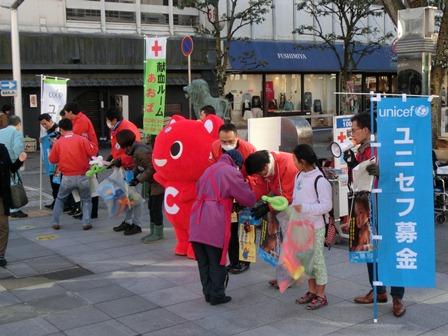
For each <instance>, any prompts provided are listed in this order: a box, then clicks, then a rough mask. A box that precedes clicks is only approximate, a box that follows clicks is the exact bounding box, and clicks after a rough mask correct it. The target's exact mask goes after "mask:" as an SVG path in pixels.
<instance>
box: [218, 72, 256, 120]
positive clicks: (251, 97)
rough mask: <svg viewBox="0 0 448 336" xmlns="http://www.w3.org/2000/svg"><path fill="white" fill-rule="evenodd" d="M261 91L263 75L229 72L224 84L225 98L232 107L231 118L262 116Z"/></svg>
mask: <svg viewBox="0 0 448 336" xmlns="http://www.w3.org/2000/svg"><path fill="white" fill-rule="evenodd" d="M262 92H263V75H249V74H230V75H229V76H228V77H227V82H226V86H225V98H227V100H228V101H229V102H230V104H231V107H232V115H231V118H232V120H233V121H239V120H241V118H244V119H247V118H249V117H251V116H253V117H262V116H263V105H262V99H261V97H262Z"/></svg>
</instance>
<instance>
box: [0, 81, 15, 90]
mask: <svg viewBox="0 0 448 336" xmlns="http://www.w3.org/2000/svg"><path fill="white" fill-rule="evenodd" d="M16 88H17V82H16V81H15V80H3V81H0V89H2V90H5V89H6V90H16Z"/></svg>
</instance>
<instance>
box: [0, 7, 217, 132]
mask: <svg viewBox="0 0 448 336" xmlns="http://www.w3.org/2000/svg"><path fill="white" fill-rule="evenodd" d="M11 2H12V1H5V0H1V1H0V5H3V6H8V5H10V4H11ZM176 5H177V0H169V1H168V0H166V1H164V0H114V1H112V0H98V1H95V0H39V1H34V0H25V1H24V2H23V4H22V5H21V6H20V7H19V10H18V17H19V31H20V51H21V66H22V88H23V116H24V132H25V134H26V135H29V136H32V137H34V138H36V137H38V135H39V125H38V123H37V117H38V115H39V113H40V109H39V107H31V104H30V96H35V95H36V96H37V97H38V98H39V97H40V79H39V77H37V76H38V75H40V74H44V75H51V76H59V77H65V78H70V80H69V82H68V100H69V101H71V100H75V101H77V102H78V104H79V105H80V107H81V109H82V110H83V111H85V112H86V114H87V115H88V116H89V117H90V118H91V119H92V121H93V123H94V126H95V129H96V131H97V133H98V136H99V137H102V138H107V137H108V129H107V127H106V124H105V120H104V114H105V111H106V110H107V109H108V108H109V107H111V106H114V105H120V106H121V107H122V108H123V110H124V111H126V112H128V115H129V119H130V120H132V121H133V122H135V123H136V124H137V125H138V126H140V127H141V126H142V120H143V118H142V115H143V114H142V113H143V59H144V39H143V37H144V35H151V36H169V40H168V50H167V72H168V76H167V100H166V113H168V114H173V113H178V114H182V113H183V114H185V115H188V101H187V99H186V98H185V96H184V93H183V90H182V87H183V86H185V85H187V84H188V76H187V72H186V70H187V60H186V59H185V57H183V55H182V54H181V52H180V42H181V38H182V36H184V35H187V34H189V35H191V34H194V31H195V27H196V26H197V25H198V22H199V13H198V11H197V10H196V9H193V8H185V9H182V10H181V9H178V8H177V7H176ZM49 9H51V10H49ZM9 31H10V16H9V9H7V8H1V7H0V79H11V78H12V73H11V70H12V66H11V63H12V59H11V44H10V33H9ZM213 46H214V44H213V41H210V40H207V39H202V38H195V53H194V54H193V55H192V77H193V79H194V78H204V79H206V80H208V81H209V82H210V83H212V82H213V80H212V79H213V75H212V68H213V64H212V63H211V62H210V61H209V60H212V59H213V57H212V55H210V50H213ZM5 103H9V104H12V103H13V99H12V98H10V97H0V105H2V104H5ZM38 106H40V105H39V104H38Z"/></svg>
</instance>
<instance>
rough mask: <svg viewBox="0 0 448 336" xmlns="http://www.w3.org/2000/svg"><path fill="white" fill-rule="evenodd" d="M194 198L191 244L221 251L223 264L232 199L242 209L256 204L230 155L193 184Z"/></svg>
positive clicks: (207, 170)
mask: <svg viewBox="0 0 448 336" xmlns="http://www.w3.org/2000/svg"><path fill="white" fill-rule="evenodd" d="M196 191H197V196H196V200H195V202H194V204H193V207H192V211H191V217H190V241H191V242H197V243H203V244H207V245H211V246H214V247H218V248H222V249H223V254H222V258H221V264H223V263H225V261H226V257H227V248H228V246H229V239H230V214H231V212H232V205H233V199H236V200H237V202H238V203H239V204H240V205H242V206H247V207H251V206H253V205H254V204H255V201H256V199H255V194H254V193H253V192H252V191H251V189H250V187H249V185H248V184H247V183H246V182H245V181H244V178H243V175H242V174H241V172H240V171H239V170H238V169H237V168H236V167H235V166H234V164H233V161H232V159H231V158H230V156H229V155H225V154H224V155H222V156H221V158H220V159H219V161H218V162H216V163H215V164H213V165H211V166H210V167H209V168H207V169H206V170H205V172H204V174H202V176H201V177H200V178H199V181H198V182H197V183H196Z"/></svg>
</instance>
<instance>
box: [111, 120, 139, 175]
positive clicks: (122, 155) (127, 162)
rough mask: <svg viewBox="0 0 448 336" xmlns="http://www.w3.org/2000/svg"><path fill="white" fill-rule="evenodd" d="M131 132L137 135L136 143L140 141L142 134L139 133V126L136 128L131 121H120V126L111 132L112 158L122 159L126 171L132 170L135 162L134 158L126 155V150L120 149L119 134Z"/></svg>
mask: <svg viewBox="0 0 448 336" xmlns="http://www.w3.org/2000/svg"><path fill="white" fill-rule="evenodd" d="M126 129H127V130H130V131H132V133H134V134H135V141H140V140H141V137H140V132H139V131H138V128H137V126H135V125H134V124H133V123H132V122H130V121H129V120H125V119H123V120H121V121H119V124H118V126H116V127H114V128H113V129H111V130H110V143H111V146H112V148H111V149H112V151H111V152H112V157H113V158H114V160H116V159H120V160H121V165H122V166H123V168H125V169H130V168H132V167H133V166H134V160H133V159H132V156H129V155H127V154H126V152H125V150H124V149H122V148H121V147H120V145H119V144H118V143H117V134H118V133H119V132H120V131H123V130H126Z"/></svg>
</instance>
